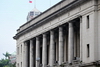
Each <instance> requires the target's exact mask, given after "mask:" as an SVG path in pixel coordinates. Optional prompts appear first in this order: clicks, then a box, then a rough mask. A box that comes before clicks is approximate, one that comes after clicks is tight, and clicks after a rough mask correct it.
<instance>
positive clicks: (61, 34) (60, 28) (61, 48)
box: [59, 27, 64, 65]
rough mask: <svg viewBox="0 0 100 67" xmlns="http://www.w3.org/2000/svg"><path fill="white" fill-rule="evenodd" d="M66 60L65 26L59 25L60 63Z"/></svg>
mask: <svg viewBox="0 0 100 67" xmlns="http://www.w3.org/2000/svg"><path fill="white" fill-rule="evenodd" d="M63 61H64V44H63V28H62V27H59V65H61V63H62V62H63Z"/></svg>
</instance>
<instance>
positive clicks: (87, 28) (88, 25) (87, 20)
mask: <svg viewBox="0 0 100 67" xmlns="http://www.w3.org/2000/svg"><path fill="white" fill-rule="evenodd" d="M89 22H90V21H89V15H88V16H87V29H88V28H89Z"/></svg>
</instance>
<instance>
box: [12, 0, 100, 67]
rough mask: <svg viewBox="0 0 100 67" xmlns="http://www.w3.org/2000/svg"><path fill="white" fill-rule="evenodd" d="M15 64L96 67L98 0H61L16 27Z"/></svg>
mask: <svg viewBox="0 0 100 67" xmlns="http://www.w3.org/2000/svg"><path fill="white" fill-rule="evenodd" d="M14 39H16V41H17V46H16V47H17V63H16V65H17V67H60V66H61V67H97V66H99V60H100V41H99V40H100V0H62V1H61V2H59V3H57V4H56V5H54V6H52V7H51V8H49V9H48V10H46V11H45V12H43V13H41V14H40V15H38V16H37V17H35V18H33V19H32V20H30V21H27V22H26V23H25V24H23V25H22V26H20V27H19V29H18V30H17V34H16V35H15V36H14Z"/></svg>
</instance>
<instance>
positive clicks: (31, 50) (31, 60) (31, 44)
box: [30, 40, 34, 67]
mask: <svg viewBox="0 0 100 67" xmlns="http://www.w3.org/2000/svg"><path fill="white" fill-rule="evenodd" d="M33 57H34V55H33V41H32V40H30V67H33V66H34V64H33V63H34V61H33V60H34V58H33Z"/></svg>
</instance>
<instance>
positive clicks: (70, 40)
mask: <svg viewBox="0 0 100 67" xmlns="http://www.w3.org/2000/svg"><path fill="white" fill-rule="evenodd" d="M73 47H74V30H73V24H72V23H69V36H68V63H72V60H73V58H74V48H73Z"/></svg>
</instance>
